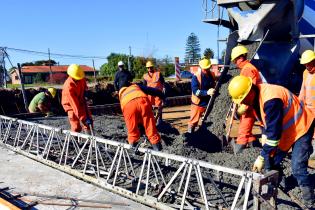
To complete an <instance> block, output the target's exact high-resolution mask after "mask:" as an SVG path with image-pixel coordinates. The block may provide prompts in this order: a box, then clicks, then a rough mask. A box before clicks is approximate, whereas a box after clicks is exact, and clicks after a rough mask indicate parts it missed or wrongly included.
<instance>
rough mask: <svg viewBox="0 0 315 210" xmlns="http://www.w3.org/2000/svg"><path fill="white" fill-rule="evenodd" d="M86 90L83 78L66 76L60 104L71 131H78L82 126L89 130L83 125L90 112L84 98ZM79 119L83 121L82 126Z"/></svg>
mask: <svg viewBox="0 0 315 210" xmlns="http://www.w3.org/2000/svg"><path fill="white" fill-rule="evenodd" d="M86 90H87V85H86V81H85V79H81V80H74V79H73V78H71V77H68V79H67V80H66V81H65V83H64V85H63V89H62V98H61V104H62V106H63V109H64V110H65V112H67V114H68V118H69V122H70V126H71V131H75V132H80V131H81V130H82V127H83V129H84V130H90V129H89V127H88V126H87V125H85V120H86V119H87V118H88V117H90V116H91V113H90V112H89V111H88V110H87V104H86V101H85V98H84V92H85V91H86ZM90 118H91V117H90ZM80 121H81V122H83V126H82V127H81V125H80Z"/></svg>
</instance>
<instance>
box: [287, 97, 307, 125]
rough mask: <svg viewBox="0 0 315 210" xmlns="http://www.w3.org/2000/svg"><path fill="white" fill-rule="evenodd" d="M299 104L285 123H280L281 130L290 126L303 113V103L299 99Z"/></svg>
mask: <svg viewBox="0 0 315 210" xmlns="http://www.w3.org/2000/svg"><path fill="white" fill-rule="evenodd" d="M299 104H300V107H299V110H298V112H297V113H296V114H295V115H294V116H293V117H292V118H291V119H290V120H289V121H288V122H287V123H285V124H284V125H282V129H283V130H286V129H288V128H290V127H291V126H292V125H293V124H294V123H295V122H296V121H297V120H298V119H299V118H300V117H301V115H302V114H303V109H304V105H303V103H302V102H301V101H300V102H299Z"/></svg>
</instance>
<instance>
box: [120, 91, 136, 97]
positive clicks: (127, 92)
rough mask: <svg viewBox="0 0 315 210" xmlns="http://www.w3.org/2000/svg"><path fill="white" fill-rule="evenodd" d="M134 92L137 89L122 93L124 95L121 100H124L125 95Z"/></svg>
mask: <svg viewBox="0 0 315 210" xmlns="http://www.w3.org/2000/svg"><path fill="white" fill-rule="evenodd" d="M136 90H137V89H132V90H130V91H129V92H127V93H124V94H123V95H122V96H121V99H122V98H124V97H125V96H126V95H128V94H130V93H132V92H134V91H136Z"/></svg>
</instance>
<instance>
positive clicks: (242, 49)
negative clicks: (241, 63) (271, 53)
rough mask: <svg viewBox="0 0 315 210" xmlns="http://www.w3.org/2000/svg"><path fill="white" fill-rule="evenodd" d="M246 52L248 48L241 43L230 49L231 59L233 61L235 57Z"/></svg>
mask: <svg viewBox="0 0 315 210" xmlns="http://www.w3.org/2000/svg"><path fill="white" fill-rule="evenodd" d="M246 53H248V49H247V48H246V47H244V46H243V45H239V46H236V47H234V48H233V49H232V53H231V60H232V61H234V60H235V58H237V57H239V56H241V55H244V54H246Z"/></svg>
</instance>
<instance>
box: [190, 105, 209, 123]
mask: <svg viewBox="0 0 315 210" xmlns="http://www.w3.org/2000/svg"><path fill="white" fill-rule="evenodd" d="M205 111H206V107H201V106H197V105H195V104H191V107H190V119H189V121H188V126H190V127H196V126H197V125H198V122H199V119H200V118H201V116H202V113H204V112H205Z"/></svg>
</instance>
